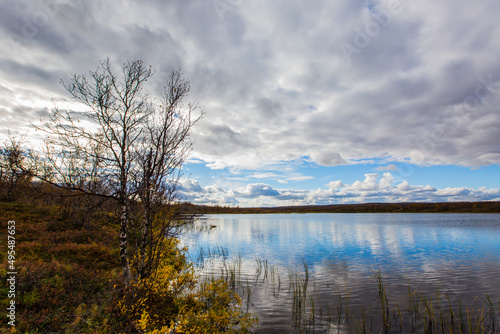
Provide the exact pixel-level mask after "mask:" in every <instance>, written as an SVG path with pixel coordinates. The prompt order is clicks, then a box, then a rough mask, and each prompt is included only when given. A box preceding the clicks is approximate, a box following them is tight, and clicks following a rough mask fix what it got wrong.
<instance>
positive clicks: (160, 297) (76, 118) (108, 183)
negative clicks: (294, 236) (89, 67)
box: [0, 59, 255, 333]
mask: <svg viewBox="0 0 500 334" xmlns="http://www.w3.org/2000/svg"><path fill="white" fill-rule="evenodd" d="M118 73H119V74H117V71H116V70H115V68H114V67H113V65H112V64H111V62H110V61H109V59H107V60H105V61H102V62H100V65H99V67H98V68H97V69H96V70H95V71H90V72H89V74H88V75H81V74H75V75H74V76H73V77H72V79H71V80H70V82H69V83H65V82H61V83H62V85H63V86H64V87H65V88H66V90H67V91H68V93H69V95H70V96H71V100H72V102H73V103H75V104H78V105H79V106H80V107H79V108H74V109H76V110H61V109H58V108H56V109H55V110H54V112H53V114H51V116H50V118H49V119H48V120H46V121H44V122H41V123H39V124H36V125H34V126H35V127H36V129H37V131H39V132H41V133H42V134H43V136H44V137H45V138H46V140H45V142H44V143H43V145H42V148H41V149H37V150H35V149H30V150H28V149H26V148H24V147H23V142H22V138H14V137H11V138H10V139H9V140H8V141H7V142H6V143H5V144H4V145H3V147H2V149H1V152H0V153H1V154H0V167H1V169H0V197H1V198H0V200H1V202H0V216H1V222H0V225H1V231H0V233H1V234H2V235H1V237H2V238H4V240H6V238H7V236H6V232H7V222H8V221H12V220H14V221H16V229H17V230H16V250H15V251H16V264H15V265H16V271H17V272H18V276H17V289H16V299H15V300H16V327H15V328H14V327H11V326H7V325H8V324H7V321H6V320H8V319H7V318H6V317H2V319H1V320H0V321H1V322H2V325H4V326H5V327H4V330H3V331H4V332H8V331H9V330H12V331H17V332H23V333H54V332H57V333H64V332H66V333H85V332H89V333H90V332H92V333H95V332H101V333H118V332H119V333H160V332H161V333H165V332H170V333H246V332H248V331H249V328H250V327H251V326H252V325H253V324H254V322H255V319H254V318H252V317H251V316H250V315H249V314H248V313H245V312H242V311H241V309H240V307H239V305H240V304H241V300H240V298H239V296H238V295H237V294H236V293H234V292H233V291H232V290H230V289H229V288H228V286H227V282H226V281H225V280H223V279H219V280H211V281H203V282H201V281H199V280H198V277H197V275H196V273H195V271H194V269H193V266H192V264H191V263H190V262H189V261H187V258H186V254H185V253H186V250H185V249H182V248H181V247H180V246H179V243H178V241H177V239H176V236H177V234H178V233H179V231H180V229H181V228H182V226H183V225H185V224H189V223H191V222H192V221H193V219H194V216H193V215H192V214H189V213H188V212H186V211H185V210H184V206H183V205H181V204H179V198H178V185H179V177H180V176H181V168H182V165H183V163H184V161H185V159H186V158H187V156H188V153H189V151H190V148H191V141H190V139H189V133H190V130H191V128H192V127H193V126H194V124H196V122H197V121H198V120H199V119H200V118H201V117H202V116H203V114H204V112H203V109H202V108H200V107H199V106H198V105H197V104H196V103H187V102H185V99H186V97H187V95H188V92H189V83H188V81H187V80H186V79H184V77H183V76H182V73H181V71H180V70H177V71H172V73H171V74H170V76H169V77H168V78H166V81H165V86H164V91H163V95H162V97H161V99H155V98H153V97H152V95H151V94H148V93H147V92H146V90H147V88H148V86H147V82H148V80H149V79H151V78H152V77H153V75H154V70H153V69H152V68H151V67H148V66H146V65H144V64H143V62H142V61H140V60H138V61H130V62H127V63H125V64H123V66H122V68H121V72H120V71H118ZM78 110H82V111H78ZM2 244H3V243H2ZM4 254H6V249H5V248H4V247H2V255H4ZM4 262H5V261H4ZM0 266H1V267H0V270H1V271H0V274H1V276H2V277H3V279H4V282H5V279H6V276H7V267H6V264H5V263H2V264H1V265H0ZM2 289H4V288H2ZM5 292H6V291H3V292H2V293H1V298H2V299H1V300H2V302H1V304H2V306H1V307H2V308H3V307H4V306H5V308H4V309H6V307H7V305H8V303H9V302H10V301H9V299H8V298H7V294H6V293H5Z"/></svg>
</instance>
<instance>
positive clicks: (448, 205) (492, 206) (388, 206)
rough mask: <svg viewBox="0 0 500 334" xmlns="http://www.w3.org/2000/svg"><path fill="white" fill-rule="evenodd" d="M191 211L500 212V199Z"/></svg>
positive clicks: (193, 208) (199, 209) (194, 208)
mask: <svg viewBox="0 0 500 334" xmlns="http://www.w3.org/2000/svg"><path fill="white" fill-rule="evenodd" d="M182 206H183V208H184V210H185V211H186V212H190V213H198V214H215V213H389V212H393V213H396V212H405V213H500V202H438V203H362V204H333V205H305V206H280V207H262V208H240V207H225V206H204V205H194V204H192V203H183V204H182Z"/></svg>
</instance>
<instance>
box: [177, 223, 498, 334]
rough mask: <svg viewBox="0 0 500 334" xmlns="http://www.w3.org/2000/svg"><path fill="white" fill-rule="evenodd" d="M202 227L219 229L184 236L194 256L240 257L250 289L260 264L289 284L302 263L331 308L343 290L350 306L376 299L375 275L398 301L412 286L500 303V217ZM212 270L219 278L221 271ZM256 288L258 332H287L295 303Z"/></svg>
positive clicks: (464, 299)
mask: <svg viewBox="0 0 500 334" xmlns="http://www.w3.org/2000/svg"><path fill="white" fill-rule="evenodd" d="M205 223H207V224H212V225H216V226H217V228H215V229H210V230H208V231H207V230H205V231H191V232H188V233H186V234H185V235H184V236H183V242H184V244H185V245H187V246H188V247H189V248H190V253H191V254H196V252H197V250H199V249H200V248H203V249H208V248H210V247H215V246H222V247H224V248H226V249H228V250H229V252H230V253H232V254H233V255H234V254H239V256H241V262H242V265H241V268H242V275H243V276H242V277H246V280H247V282H248V281H249V277H251V275H252V272H253V271H254V270H255V268H256V266H255V259H266V260H267V261H268V263H269V265H271V266H275V267H276V268H279V271H280V272H279V274H280V275H281V277H282V279H283V284H284V285H286V282H287V277H289V275H290V272H292V271H294V270H300V267H301V265H302V261H304V262H305V263H306V265H307V266H308V270H309V271H310V275H311V278H313V279H311V282H314V287H313V288H312V290H311V291H313V292H314V294H315V295H316V297H317V300H318V302H319V303H324V304H331V302H332V300H334V299H335V298H336V295H337V294H338V293H339V291H342V290H344V291H345V290H346V289H349V291H350V295H349V296H350V303H351V305H353V306H356V305H362V304H366V301H367V300H374V299H375V298H376V295H377V284H376V282H375V281H374V279H373V275H374V274H375V273H377V272H380V273H381V275H382V277H384V279H385V284H386V289H387V291H388V295H389V296H390V297H391V298H392V299H393V300H398V298H399V297H400V296H403V295H406V294H407V293H408V287H409V286H411V288H412V289H418V290H420V291H422V292H425V293H430V294H432V293H434V292H436V291H440V292H441V293H443V294H446V293H448V294H449V295H450V298H451V300H452V301H457V300H459V299H460V300H461V301H462V302H467V301H472V300H473V299H474V298H476V297H478V296H482V295H484V294H489V295H490V296H491V297H492V299H493V300H496V301H497V303H498V300H499V299H500V291H499V289H498V286H499V283H500V215H496V214H474V215H467V214H306V215H299V214H296V215H295V214H292V215H290V214H283V215H281V214H272V215H213V216H209V217H208V218H207V220H206V222H205ZM200 224H201V223H200ZM211 270H212V271H213V272H217V271H218V269H217V264H214V265H213V267H212V269H211ZM245 275H247V276H245ZM253 288H254V290H252V294H253V296H252V297H253V298H252V304H253V306H252V310H253V311H254V312H256V313H257V315H259V317H260V319H261V330H263V331H264V332H271V329H272V332H276V333H278V332H280V331H282V332H286V331H288V330H289V329H290V328H289V325H288V324H287V323H286V322H284V321H283V320H280V319H283V318H287V317H288V318H289V317H290V312H289V309H287V308H286V307H287V306H290V301H289V300H287V299H286V298H285V297H284V296H281V297H282V298H280V296H278V297H276V296H274V298H270V295H269V290H268V287H266V288H265V289H264V288H259V287H258V286H257V285H255V284H254V285H253ZM351 289H352V290H351Z"/></svg>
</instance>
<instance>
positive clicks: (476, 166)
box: [0, 0, 500, 207]
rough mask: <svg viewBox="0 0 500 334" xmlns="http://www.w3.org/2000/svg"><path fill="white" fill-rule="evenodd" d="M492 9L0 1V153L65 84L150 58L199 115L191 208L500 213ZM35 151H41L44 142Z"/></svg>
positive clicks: (490, 2)
mask: <svg viewBox="0 0 500 334" xmlns="http://www.w3.org/2000/svg"><path fill="white" fill-rule="evenodd" d="M499 16H500V2H498V1H497V0H480V1H472V0H455V1H452V0H443V1H431V0H420V1H407V0H378V1H377V0H373V1H370V0H363V1H362V0H309V1H304V0H300V1H299V0H272V1H262V0H247V1H243V0H182V1H181V0H170V1H164V0H155V1H154V0H146V1H133V0H130V1H118V0H108V1H90V0H89V1H87V0H79V1H65V0H38V1H33V0H29V1H27V0H3V1H1V2H0V43H1V46H2V47H1V49H0V139H1V140H2V142H3V141H5V138H7V136H8V133H9V132H10V133H11V134H12V135H22V134H25V135H27V138H28V139H29V140H32V141H34V142H36V140H37V136H39V134H37V133H34V132H33V129H32V128H31V127H30V122H36V121H39V120H40V119H41V120H42V121H43V120H44V119H47V117H48V115H49V113H50V112H52V111H53V110H54V108H55V107H56V106H58V107H60V106H61V105H63V104H64V103H65V102H64V99H65V98H68V94H67V92H65V90H64V88H63V87H62V86H61V84H60V80H63V81H66V82H68V81H69V79H70V78H71V76H72V74H74V73H83V74H84V73H88V71H89V70H95V69H96V68H97V66H98V64H99V60H102V59H105V58H107V57H109V59H110V60H111V62H112V63H114V64H123V63H124V62H126V61H127V60H135V59H141V60H143V61H144V62H145V63H146V64H149V65H151V66H152V67H153V68H154V69H155V70H156V72H155V76H154V80H153V81H152V82H150V83H149V89H150V90H151V92H152V94H153V95H155V94H160V93H161V88H162V87H163V83H162V79H163V80H164V79H165V78H166V77H167V76H168V74H169V73H170V71H171V70H175V69H178V68H182V70H183V73H184V75H185V77H186V78H187V79H188V80H189V81H190V84H191V91H190V94H189V97H188V99H189V100H190V101H197V102H198V103H199V104H200V105H201V106H203V108H204V110H205V112H206V114H205V117H204V118H203V119H202V120H201V121H200V122H198V123H197V124H196V126H195V127H194V128H193V131H192V134H191V139H192V140H193V143H194V145H193V150H192V152H191V155H190V158H189V160H188V162H187V163H186V164H185V166H184V176H183V179H182V187H181V192H182V196H183V198H184V200H187V201H190V202H193V203H197V204H210V205H215V204H216V205H225V206H241V207H248V206H284V205H315V204H339V203H366V202H407V201H418V202H438V201H439V202H441V201H481V200H500V177H499V176H500V146H499V143H500V112H499V105H500V104H499V102H500V97H499V93H500V66H499V65H500V58H499V57H498V55H499V54H500V39H499V38H498V36H500V21H499V20H498V17H499ZM38 139H40V138H38Z"/></svg>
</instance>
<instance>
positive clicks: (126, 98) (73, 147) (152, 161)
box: [37, 59, 203, 284]
mask: <svg viewBox="0 0 500 334" xmlns="http://www.w3.org/2000/svg"><path fill="white" fill-rule="evenodd" d="M153 75H154V71H153V70H152V69H151V67H147V66H145V65H144V64H143V62H142V61H140V60H138V61H131V62H127V63H126V64H124V65H123V68H122V73H121V76H117V75H116V74H115V73H114V71H113V69H112V66H111V63H110V61H109V59H107V60H105V61H102V62H101V63H100V66H99V67H98V68H97V70H95V71H90V76H85V75H80V74H75V75H74V76H73V78H72V80H71V82H70V83H69V84H65V83H64V82H62V84H63V86H64V87H65V88H66V90H67V91H68V92H69V93H70V94H71V97H72V98H73V100H74V101H76V102H78V103H80V104H82V105H84V106H85V107H86V110H85V111H83V112H71V111H68V110H66V111H62V110H59V109H56V110H55V112H54V114H53V115H52V116H51V117H50V120H49V122H46V123H45V124H43V125H41V126H38V127H37V129H39V130H42V131H44V132H45V133H46V134H47V135H48V139H47V140H46V143H45V150H44V157H43V159H42V160H43V163H42V164H40V166H43V168H40V169H39V173H38V175H37V176H38V177H40V178H42V179H43V180H45V181H48V182H50V183H52V184H54V185H56V186H59V187H63V188H65V189H69V190H72V191H75V192H81V193H85V194H91V195H96V196H100V197H103V198H108V199H111V200H114V201H115V202H116V203H117V204H118V208H119V211H120V212H119V220H120V233H119V240H120V261H121V266H122V269H123V278H124V282H125V284H128V283H129V282H130V280H131V271H130V254H129V251H130V247H129V245H128V238H129V227H130V226H131V217H130V214H131V208H132V207H133V206H137V205H138V203H139V205H140V206H142V207H143V212H144V215H143V217H142V221H143V222H142V223H141V224H140V225H141V232H140V233H139V234H140V235H141V238H140V239H141V240H140V247H139V253H140V254H139V258H140V259H142V265H140V266H139V267H140V271H141V272H140V275H143V274H144V273H146V262H147V261H146V260H145V259H146V257H147V255H146V253H145V252H146V248H147V246H148V243H149V245H150V250H151V249H152V248H151V247H152V245H153V244H154V240H152V238H151V231H152V221H153V216H154V214H155V212H153V210H154V208H158V207H160V205H166V204H171V203H172V201H173V200H174V199H175V195H176V190H177V188H176V187H177V182H178V178H177V177H176V175H178V174H176V173H179V170H180V167H181V166H182V163H183V162H184V160H185V157H186V154H187V153H188V150H189V147H190V142H189V138H188V134H189V130H190V129H191V127H192V126H193V125H194V124H195V123H196V121H197V120H198V119H199V118H200V117H201V116H202V114H203V112H202V111H201V109H200V108H199V107H198V106H197V105H195V104H188V105H187V106H184V105H182V99H183V98H185V97H186V94H187V92H188V91H189V85H188V83H187V81H185V80H184V79H183V78H182V75H181V72H180V70H179V71H174V72H172V75H171V77H170V79H169V81H167V85H166V87H165V94H164V99H163V101H156V100H154V99H153V98H152V97H151V95H150V94H147V93H144V91H143V88H144V86H145V83H146V82H147V80H148V79H150V78H151V77H152V76H153ZM194 113H197V115H194Z"/></svg>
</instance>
